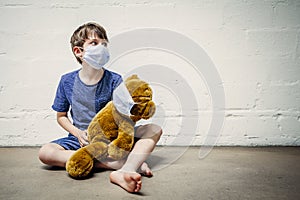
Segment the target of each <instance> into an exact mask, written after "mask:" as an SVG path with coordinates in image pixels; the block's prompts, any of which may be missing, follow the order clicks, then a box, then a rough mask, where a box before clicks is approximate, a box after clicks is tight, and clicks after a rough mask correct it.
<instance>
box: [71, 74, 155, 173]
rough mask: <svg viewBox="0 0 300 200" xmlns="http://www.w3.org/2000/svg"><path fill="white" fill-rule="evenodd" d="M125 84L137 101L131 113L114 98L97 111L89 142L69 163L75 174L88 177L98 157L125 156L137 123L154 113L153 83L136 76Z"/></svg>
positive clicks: (90, 128) (132, 140) (132, 139)
mask: <svg viewBox="0 0 300 200" xmlns="http://www.w3.org/2000/svg"><path fill="white" fill-rule="evenodd" d="M125 85H126V88H127V90H128V92H129V94H130V96H131V97H132V100H133V103H134V105H133V106H132V108H131V110H130V114H129V115H126V114H123V113H121V112H119V111H118V110H117V108H116V106H115V105H114V103H113V101H110V102H109V103H107V105H106V106H105V107H104V108H103V109H101V110H100V111H99V112H98V113H97V115H96V116H95V117H94V118H93V120H92V121H91V123H90V124H89V127H88V129H87V132H88V141H89V145H87V146H85V147H83V148H80V149H78V150H77V151H76V152H75V153H74V154H73V155H72V156H71V158H70V159H69V160H68V162H67V164H66V170H67V172H68V173H69V175H70V176H71V177H73V178H84V177H86V176H88V175H89V174H90V172H91V170H92V169H93V165H94V161H96V160H98V161H101V160H102V159H105V158H107V157H108V156H109V157H110V158H113V159H115V160H119V159H122V158H125V157H126V156H127V155H128V154H129V152H130V150H131V148H132V146H133V143H134V125H135V123H136V122H137V121H138V120H140V119H149V118H150V117H152V116H153V115H154V112H155V104H154V102H153V101H152V90H151V88H150V86H149V84H148V83H146V82H145V81H142V80H141V79H139V78H138V76H137V75H132V76H130V77H129V78H128V79H126V81H125ZM127 90H126V92H127ZM129 94H128V95H129Z"/></svg>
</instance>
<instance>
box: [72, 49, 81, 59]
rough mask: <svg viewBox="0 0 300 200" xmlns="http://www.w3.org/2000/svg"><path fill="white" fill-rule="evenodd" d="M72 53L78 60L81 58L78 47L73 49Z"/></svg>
mask: <svg viewBox="0 0 300 200" xmlns="http://www.w3.org/2000/svg"><path fill="white" fill-rule="evenodd" d="M73 52H74V54H75V56H76V57H78V58H81V57H82V56H83V55H82V50H81V47H78V46H75V47H73Z"/></svg>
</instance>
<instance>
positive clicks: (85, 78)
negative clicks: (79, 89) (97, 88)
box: [79, 64, 104, 85]
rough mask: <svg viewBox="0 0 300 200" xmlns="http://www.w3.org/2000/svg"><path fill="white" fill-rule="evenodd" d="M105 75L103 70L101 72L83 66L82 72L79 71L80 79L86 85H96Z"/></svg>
mask: <svg viewBox="0 0 300 200" xmlns="http://www.w3.org/2000/svg"><path fill="white" fill-rule="evenodd" d="M103 74H104V69H103V68H102V69H101V70H96V69H94V68H92V67H90V66H85V65H84V64H83V65H82V68H81V70H80V71H79V78H80V80H81V81H82V82H84V83H85V84H86V85H95V84H97V83H98V82H99V81H100V80H101V79H102V77H103Z"/></svg>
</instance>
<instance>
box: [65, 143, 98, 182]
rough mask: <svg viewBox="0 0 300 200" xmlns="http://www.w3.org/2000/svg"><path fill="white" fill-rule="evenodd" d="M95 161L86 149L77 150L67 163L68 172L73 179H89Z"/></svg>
mask: <svg viewBox="0 0 300 200" xmlns="http://www.w3.org/2000/svg"><path fill="white" fill-rule="evenodd" d="M93 165H94V161H93V157H92V155H91V154H90V153H89V151H88V150H87V148H86V147H84V148H81V149H79V150H77V151H76V152H75V153H74V154H73V155H72V156H71V158H70V159H69V160H68V162H67V163H66V170H67V172H68V173H69V175H70V176H71V177H73V178H84V177H87V176H88V175H89V174H90V172H91V171H92V169H93Z"/></svg>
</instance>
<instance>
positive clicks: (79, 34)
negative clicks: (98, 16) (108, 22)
mask: <svg viewBox="0 0 300 200" xmlns="http://www.w3.org/2000/svg"><path fill="white" fill-rule="evenodd" d="M91 33H96V35H97V36H98V37H99V38H101V39H105V40H106V41H107V42H108V38H107V35H106V31H105V29H104V28H103V27H102V26H100V25H99V24H97V23H94V22H89V23H86V24H83V25H81V26H79V27H78V28H77V29H76V30H75V31H74V33H73V35H72V37H71V40H70V43H71V48H72V52H73V48H74V47H75V46H78V47H83V44H84V42H85V40H86V39H88V38H89V36H90V34H91ZM73 54H74V52H73ZM74 55H75V54H74ZM76 59H77V61H78V62H79V63H80V64H81V63H82V61H81V60H80V59H79V58H78V57H76Z"/></svg>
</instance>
